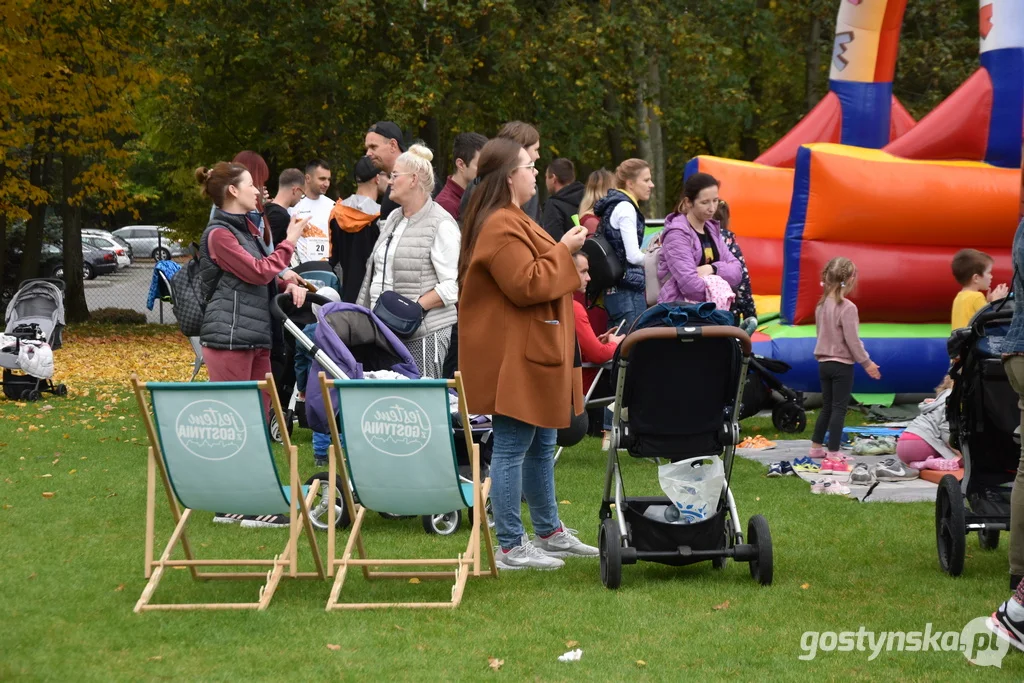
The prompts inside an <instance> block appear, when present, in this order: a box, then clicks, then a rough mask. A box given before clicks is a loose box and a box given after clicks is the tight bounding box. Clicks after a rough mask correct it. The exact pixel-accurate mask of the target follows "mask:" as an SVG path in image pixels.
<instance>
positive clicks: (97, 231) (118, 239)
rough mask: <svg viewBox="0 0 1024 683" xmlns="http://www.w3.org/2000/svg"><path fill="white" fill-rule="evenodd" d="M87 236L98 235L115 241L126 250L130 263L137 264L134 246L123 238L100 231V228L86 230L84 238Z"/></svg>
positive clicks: (83, 233) (83, 231)
mask: <svg viewBox="0 0 1024 683" xmlns="http://www.w3.org/2000/svg"><path fill="white" fill-rule="evenodd" d="M86 235H89V236H92V235H96V236H99V237H106V238H107V239H111V240H114V242H116V243H117V244H119V245H121V248H122V249H124V251H125V253H126V254H127V255H128V262H129V263H135V252H134V250H133V249H132V245H130V244H128V242H127V241H126V240H125V239H124V238H123V237H118V236H117V235H115V234H114V233H112V232H110V231H109V230H100V229H99V228H85V229H84V230H82V236H83V237H85V236H86Z"/></svg>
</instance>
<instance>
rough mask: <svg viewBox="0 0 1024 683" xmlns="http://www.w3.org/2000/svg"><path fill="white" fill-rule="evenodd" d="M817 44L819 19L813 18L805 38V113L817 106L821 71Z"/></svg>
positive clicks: (819, 36)
mask: <svg viewBox="0 0 1024 683" xmlns="http://www.w3.org/2000/svg"><path fill="white" fill-rule="evenodd" d="M819 43H821V19H819V18H818V17H817V16H815V17H812V18H811V30H810V33H809V34H808V36H807V74H806V76H805V78H806V82H805V83H804V90H805V92H806V93H807V111H810V110H812V109H814V106H815V105H816V104H818V95H817V92H818V88H817V84H818V71H819V70H820V69H821V50H819V49H818V44H819Z"/></svg>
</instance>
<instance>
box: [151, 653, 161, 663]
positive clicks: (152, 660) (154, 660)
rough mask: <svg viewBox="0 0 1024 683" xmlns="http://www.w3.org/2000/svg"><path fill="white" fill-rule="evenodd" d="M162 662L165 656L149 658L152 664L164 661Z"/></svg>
mask: <svg viewBox="0 0 1024 683" xmlns="http://www.w3.org/2000/svg"><path fill="white" fill-rule="evenodd" d="M162 660H163V655H156V656H154V657H150V658H149V661H151V662H159V661H162Z"/></svg>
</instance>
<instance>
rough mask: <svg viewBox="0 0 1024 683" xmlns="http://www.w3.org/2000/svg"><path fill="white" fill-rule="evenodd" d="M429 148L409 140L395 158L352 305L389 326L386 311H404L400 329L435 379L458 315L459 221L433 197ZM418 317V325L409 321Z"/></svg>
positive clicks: (425, 374)
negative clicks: (382, 214)
mask: <svg viewBox="0 0 1024 683" xmlns="http://www.w3.org/2000/svg"><path fill="white" fill-rule="evenodd" d="M433 158H434V155H433V153H432V152H431V151H430V150H429V149H427V148H426V147H425V146H423V145H413V146H412V147H410V148H409V150H408V151H407V152H403V153H402V154H401V155H400V156H399V157H398V159H397V160H396V161H395V166H394V170H393V171H392V173H391V183H390V184H391V199H392V201H394V202H396V203H397V204H398V205H399V206H401V207H402V210H401V211H392V212H391V215H390V216H388V219H387V221H386V222H385V223H384V225H383V226H382V227H381V229H380V236H379V237H378V238H377V243H376V244H375V245H374V247H373V251H372V252H371V253H370V258H369V260H368V261H367V264H366V275H365V276H364V277H363V284H362V287H360V289H359V296H358V297H357V299H356V303H357V304H359V305H360V306H364V307H366V308H369V309H371V310H373V311H375V312H377V313H378V315H379V316H380V317H382V319H384V321H385V323H389V320H392V318H389V317H388V316H387V313H388V312H391V313H395V312H396V311H398V312H399V314H400V315H409V316H412V317H410V318H409V319H408V320H407V321H406V322H408V323H409V324H408V327H405V328H403V329H401V330H398V329H396V328H395V327H394V326H393V325H392V329H396V332H399V331H400V334H401V336H402V337H403V341H404V342H405V345H406V347H407V348H408V349H409V352H410V353H411V354H412V357H413V359H414V360H415V361H416V365H417V366H418V367H419V370H420V374H421V375H422V376H423V377H430V378H434V379H437V378H440V377H441V376H442V365H443V363H444V359H445V356H446V354H447V353H448V346H449V344H450V343H451V339H452V327H453V326H454V325H455V322H456V320H457V313H456V311H455V303H456V301H458V298H459V284H458V270H459V244H460V242H461V240H462V237H461V234H460V232H459V226H458V225H457V224H456V222H455V220H454V219H453V218H452V217H451V215H449V213H448V212H447V211H445V210H444V209H443V208H442V207H441V205H440V204H437V203H436V202H435V201H434V200H433V199H431V198H430V193H431V192H432V191H433V189H434V169H433V167H432V166H431V165H430V162H431V161H432V160H433ZM415 317H419V322H418V323H417V322H416V321H415V320H414V319H413V318H415Z"/></svg>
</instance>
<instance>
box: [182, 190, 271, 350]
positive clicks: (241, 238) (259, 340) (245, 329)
mask: <svg viewBox="0 0 1024 683" xmlns="http://www.w3.org/2000/svg"><path fill="white" fill-rule="evenodd" d="M216 228H225V229H227V230H230V231H231V234H232V235H234V236H235V239H237V240H238V243H239V244H241V245H242V248H243V249H245V251H246V252H248V253H250V254H252V255H253V257H255V258H258V259H259V258H264V257H265V256H266V254H265V253H264V251H263V249H262V248H260V244H259V242H258V240H257V239H256V237H254V236H253V234H252V233H251V232H249V226H248V224H247V222H246V217H245V216H237V215H235V214H230V213H224V212H223V211H221V210H220V209H217V210H216V211H214V213H213V217H212V218H211V219H210V223H209V225H207V226H206V230H205V231H203V237H202V239H201V240H200V241H199V277H200V278H201V279H202V283H203V293H204V296H205V295H207V294H208V293H209V291H210V288H211V287H213V286H215V283H216V288H217V289H216V290H215V291H214V292H213V296H212V297H211V298H210V303H209V304H207V306H206V315H205V316H204V317H203V326H202V328H201V330H200V332H199V341H200V343H201V344H202V345H203V346H208V347H210V348H211V349H225V350H228V351H243V350H246V349H269V348H270V347H271V342H272V340H273V336H272V332H271V325H270V297H271V293H270V287H271V286H273V287H274V289H275V291H276V289H277V287H276V284H275V283H273V282H272V283H270V285H253V284H249V283H248V282H245V281H243V280H242V279H241V278H239V277H238V276H236V275H235V274H234V273H232V272H230V271H227V270H222V269H221V268H220V266H218V265H217V264H216V263H214V262H213V259H211V258H210V250H209V244H208V242H209V239H210V232H211V231H212V230H214V229H216ZM220 273H223V275H222V276H221V278H220V282H216V280H217V276H218V274H220Z"/></svg>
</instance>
